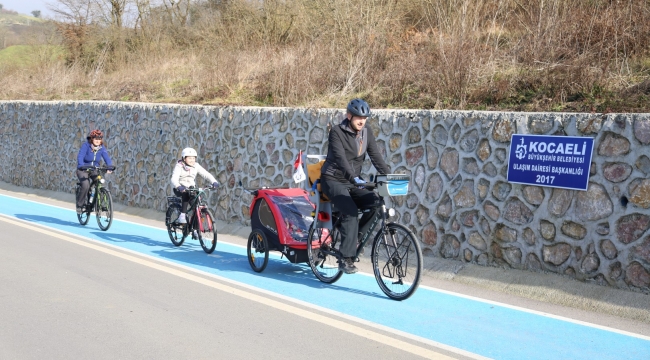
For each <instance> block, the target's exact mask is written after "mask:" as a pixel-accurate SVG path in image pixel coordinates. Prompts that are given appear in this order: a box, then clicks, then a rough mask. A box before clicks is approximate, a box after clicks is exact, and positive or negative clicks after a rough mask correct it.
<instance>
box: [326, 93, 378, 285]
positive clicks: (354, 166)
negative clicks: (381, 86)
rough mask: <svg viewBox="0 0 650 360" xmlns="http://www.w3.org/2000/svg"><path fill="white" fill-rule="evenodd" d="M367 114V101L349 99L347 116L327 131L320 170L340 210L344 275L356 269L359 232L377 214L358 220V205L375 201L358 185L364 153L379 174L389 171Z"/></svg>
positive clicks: (368, 192)
mask: <svg viewBox="0 0 650 360" xmlns="http://www.w3.org/2000/svg"><path fill="white" fill-rule="evenodd" d="M368 116H370V106H368V103H367V102H365V101H364V100H361V99H354V100H352V101H350V103H349V104H348V107H347V114H346V118H345V119H344V120H343V121H342V122H341V124H339V125H336V126H333V127H332V129H331V130H330V133H329V139H328V141H329V145H328V149H327V158H326V159H325V164H323V168H322V170H321V188H322V190H323V193H324V194H325V195H326V196H327V197H328V198H329V199H330V201H331V202H332V203H333V204H334V205H335V206H336V208H337V209H338V210H339V211H340V212H341V227H340V231H341V247H340V249H339V250H340V251H341V255H343V258H344V259H343V261H342V262H340V263H339V268H340V269H341V270H343V271H344V272H345V273H346V274H353V273H355V272H357V267H356V266H354V260H355V257H356V248H357V241H358V233H359V232H365V231H366V230H367V226H369V225H370V224H369V223H370V220H371V219H372V218H373V217H374V216H375V213H376V210H375V209H372V210H371V211H370V212H368V213H364V214H363V216H362V217H361V220H359V221H357V219H358V218H357V216H358V211H359V208H360V207H367V206H371V205H373V204H375V203H376V201H377V200H378V199H377V195H376V194H375V193H374V192H373V191H369V190H366V189H364V188H363V187H361V188H360V187H359V186H360V185H363V184H364V183H365V181H364V180H363V179H362V178H361V168H362V166H363V161H364V160H365V158H366V154H368V156H369V157H370V161H371V162H372V164H373V165H374V166H375V168H376V169H377V171H378V172H379V173H380V174H389V173H390V168H389V167H388V165H386V162H385V161H384V159H383V155H382V154H381V153H380V152H379V148H378V147H377V143H376V142H375V137H374V135H373V134H372V131H371V130H369V129H368V128H367V127H366V126H365V124H366V119H367V118H368ZM359 229H361V230H359Z"/></svg>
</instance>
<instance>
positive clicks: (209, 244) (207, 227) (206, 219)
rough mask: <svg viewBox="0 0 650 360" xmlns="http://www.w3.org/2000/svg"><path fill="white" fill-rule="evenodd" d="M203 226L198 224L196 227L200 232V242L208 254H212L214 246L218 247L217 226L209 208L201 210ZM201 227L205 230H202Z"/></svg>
mask: <svg viewBox="0 0 650 360" xmlns="http://www.w3.org/2000/svg"><path fill="white" fill-rule="evenodd" d="M199 221H201V225H202V226H201V227H199V225H198V224H196V227H195V229H196V230H197V231H198V233H199V242H200V243H201V247H202V248H203V251H205V252H206V253H207V254H211V253H212V252H213V251H214V248H216V247H217V228H216V226H214V217H213V216H212V213H211V212H210V210H208V209H202V210H201V218H200V219H199ZM201 228H202V229H203V230H201Z"/></svg>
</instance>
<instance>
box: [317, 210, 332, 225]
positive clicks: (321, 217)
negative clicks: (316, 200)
mask: <svg viewBox="0 0 650 360" xmlns="http://www.w3.org/2000/svg"><path fill="white" fill-rule="evenodd" d="M318 221H321V222H326V221H330V214H329V213H328V212H326V211H319V212H318Z"/></svg>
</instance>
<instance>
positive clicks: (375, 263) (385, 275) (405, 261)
mask: <svg viewBox="0 0 650 360" xmlns="http://www.w3.org/2000/svg"><path fill="white" fill-rule="evenodd" d="M386 228H387V229H386V230H387V231H386V232H387V233H388V236H389V237H390V238H389V239H388V242H386V241H384V232H383V231H379V233H378V234H377V236H375V239H374V241H373V244H372V255H371V256H372V269H373V272H374V274H375V279H376V280H377V284H379V287H380V288H381V290H382V291H383V292H384V294H386V295H387V296H388V297H389V298H391V299H394V300H405V299H408V298H409V297H410V296H411V295H413V293H415V290H417V288H418V286H419V285H420V281H421V280H422V261H423V260H422V250H421V249H420V244H419V242H418V239H417V238H416V237H415V235H414V234H413V232H411V230H409V229H408V228H407V227H406V226H403V225H400V224H395V223H388V224H387V225H386ZM393 241H394V243H393ZM395 244H396V245H397V246H395Z"/></svg>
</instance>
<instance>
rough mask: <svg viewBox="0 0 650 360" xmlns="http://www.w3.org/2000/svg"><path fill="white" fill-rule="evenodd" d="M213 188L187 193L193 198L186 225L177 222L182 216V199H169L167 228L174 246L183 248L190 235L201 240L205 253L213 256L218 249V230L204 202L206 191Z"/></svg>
mask: <svg viewBox="0 0 650 360" xmlns="http://www.w3.org/2000/svg"><path fill="white" fill-rule="evenodd" d="M212 189H214V188H213V187H207V188H195V187H190V188H188V189H187V190H186V191H189V192H190V195H192V196H193V198H192V200H191V201H190V209H189V211H188V212H187V214H188V218H187V223H186V224H179V223H178V222H176V220H177V219H178V216H179V215H180V214H181V198H179V197H176V196H168V197H167V213H166V214H165V226H167V233H168V234H169V239H170V240H171V241H172V244H174V246H181V245H183V242H185V238H187V236H188V235H190V234H191V235H192V239H194V240H197V239H198V240H199V242H200V243H201V247H202V248H203V251H205V252H206V253H207V254H211V253H212V252H213V251H214V249H215V248H216V247H217V229H216V227H215V226H214V216H213V215H212V212H211V211H210V210H209V209H208V205H207V203H206V202H205V200H204V196H205V191H206V190H212Z"/></svg>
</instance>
